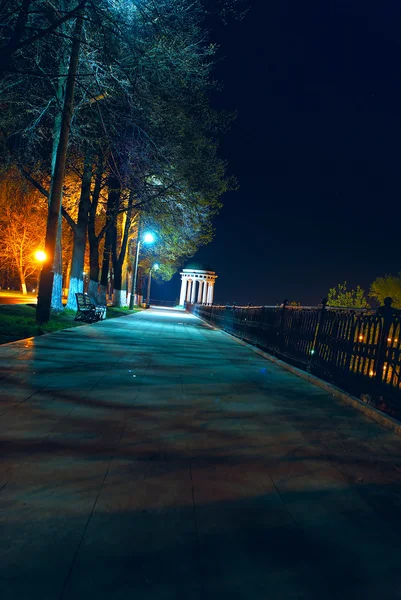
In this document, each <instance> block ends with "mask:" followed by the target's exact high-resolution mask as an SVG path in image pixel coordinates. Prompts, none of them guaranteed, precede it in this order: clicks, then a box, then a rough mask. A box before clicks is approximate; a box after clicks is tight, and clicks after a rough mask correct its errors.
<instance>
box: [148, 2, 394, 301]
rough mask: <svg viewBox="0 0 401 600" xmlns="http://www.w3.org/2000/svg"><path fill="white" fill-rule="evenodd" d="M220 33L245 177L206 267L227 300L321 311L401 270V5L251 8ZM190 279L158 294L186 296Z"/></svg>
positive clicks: (236, 163) (233, 141) (232, 143)
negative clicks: (340, 290) (349, 290)
mask: <svg viewBox="0 0 401 600" xmlns="http://www.w3.org/2000/svg"><path fill="white" fill-rule="evenodd" d="M250 4H251V10H250V12H249V14H248V15H247V17H246V19H245V21H243V22H241V23H231V24H229V25H228V26H226V27H224V26H222V25H217V24H216V25H215V26H214V27H213V31H212V37H213V38H214V39H215V40H216V41H217V42H218V43H219V44H220V46H221V50H220V55H221V56H224V57H225V59H224V61H223V62H222V63H221V64H219V65H218V68H217V76H218V78H219V79H220V80H222V81H223V82H224V90H223V92H222V93H221V94H220V95H219V98H218V100H217V103H218V105H219V106H222V107H225V108H228V109H238V113H239V116H238V119H237V121H236V122H235V123H234V125H233V127H232V129H231V131H230V133H229V134H228V135H227V137H226V138H225V139H224V140H222V143H221V154H222V156H224V157H225V158H227V160H228V162H229V168H230V172H231V173H233V174H235V175H236V176H237V178H238V181H239V185H240V189H239V191H238V192H235V193H230V194H227V195H226V197H225V198H224V199H223V201H224V208H223V209H222V210H221V213H220V215H219V216H218V217H217V218H216V221H215V226H216V237H215V239H214V241H213V242H212V243H211V244H210V245H209V246H207V247H205V248H202V249H201V250H200V251H199V252H198V254H197V256H196V257H195V260H198V261H201V262H204V263H207V264H209V265H211V266H212V267H213V269H214V270H215V271H216V272H217V274H218V276H219V279H218V281H217V283H216V293H215V299H216V300H217V301H218V302H222V303H224V302H227V301H228V302H233V301H236V302H237V303H248V302H252V303H253V304H275V303H277V302H280V301H281V300H282V299H283V298H284V297H286V298H288V299H289V300H296V301H299V302H301V303H303V304H309V303H310V304H316V303H318V302H319V301H320V299H321V297H322V296H324V295H327V291H328V288H329V287H331V286H334V285H336V284H337V283H339V282H342V281H344V280H347V281H348V282H349V284H350V285H351V286H354V285H356V284H360V285H362V286H363V287H365V288H368V287H369V284H370V283H371V282H372V280H373V279H375V278H376V277H377V276H380V275H384V274H385V273H388V272H390V273H397V272H398V271H399V270H401V261H400V259H399V253H400V229H401V202H400V195H401V171H400V169H401V34H400V31H401V3H400V2H396V0H388V1H387V2H384V3H380V2H377V1H371V0H319V1H317V0H308V1H307V2H302V1H300V0H250ZM179 287H180V282H179V277H178V278H177V277H175V278H174V280H173V281H172V282H171V283H170V284H166V285H164V286H163V288H161V287H160V288H159V286H157V288H158V289H157V291H156V289H155V292H154V294H152V295H153V296H155V297H157V295H159V296H160V297H161V296H164V297H169V298H170V297H171V299H173V297H174V298H175V297H176V296H177V295H178V293H179Z"/></svg>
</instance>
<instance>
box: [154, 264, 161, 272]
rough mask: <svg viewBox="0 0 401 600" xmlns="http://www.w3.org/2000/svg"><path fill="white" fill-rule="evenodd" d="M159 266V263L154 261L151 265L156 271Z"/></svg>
mask: <svg viewBox="0 0 401 600" xmlns="http://www.w3.org/2000/svg"><path fill="white" fill-rule="evenodd" d="M159 267H160V265H159V263H155V264H154V265H153V268H154V270H155V271H157V270H158V268H159Z"/></svg>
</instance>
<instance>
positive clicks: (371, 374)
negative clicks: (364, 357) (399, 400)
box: [369, 369, 375, 377]
mask: <svg viewBox="0 0 401 600" xmlns="http://www.w3.org/2000/svg"><path fill="white" fill-rule="evenodd" d="M374 374H375V373H374V371H372V369H371V370H370V371H369V375H370V376H371V377H373V375H374Z"/></svg>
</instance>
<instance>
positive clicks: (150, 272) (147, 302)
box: [146, 263, 159, 307]
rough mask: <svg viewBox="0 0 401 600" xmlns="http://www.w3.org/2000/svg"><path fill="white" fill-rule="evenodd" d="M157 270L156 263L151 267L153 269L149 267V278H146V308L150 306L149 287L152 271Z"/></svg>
mask: <svg viewBox="0 0 401 600" xmlns="http://www.w3.org/2000/svg"><path fill="white" fill-rule="evenodd" d="M158 268H159V265H158V263H155V264H154V265H153V267H150V269H149V277H148V294H147V298H146V306H147V307H149V306H150V286H151V285H152V270H154V271H157V269H158Z"/></svg>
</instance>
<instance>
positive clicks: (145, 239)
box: [129, 231, 155, 310]
mask: <svg viewBox="0 0 401 600" xmlns="http://www.w3.org/2000/svg"><path fill="white" fill-rule="evenodd" d="M154 241H155V236H154V235H153V233H150V232H147V233H145V234H144V236H143V242H144V243H145V244H153V242H154ZM140 249H141V237H140V231H138V239H137V242H136V252H135V266H134V272H133V274H132V286H131V297H130V299H129V308H130V310H132V309H133V308H134V300H135V292H136V287H137V280H138V263H139V252H140Z"/></svg>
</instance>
